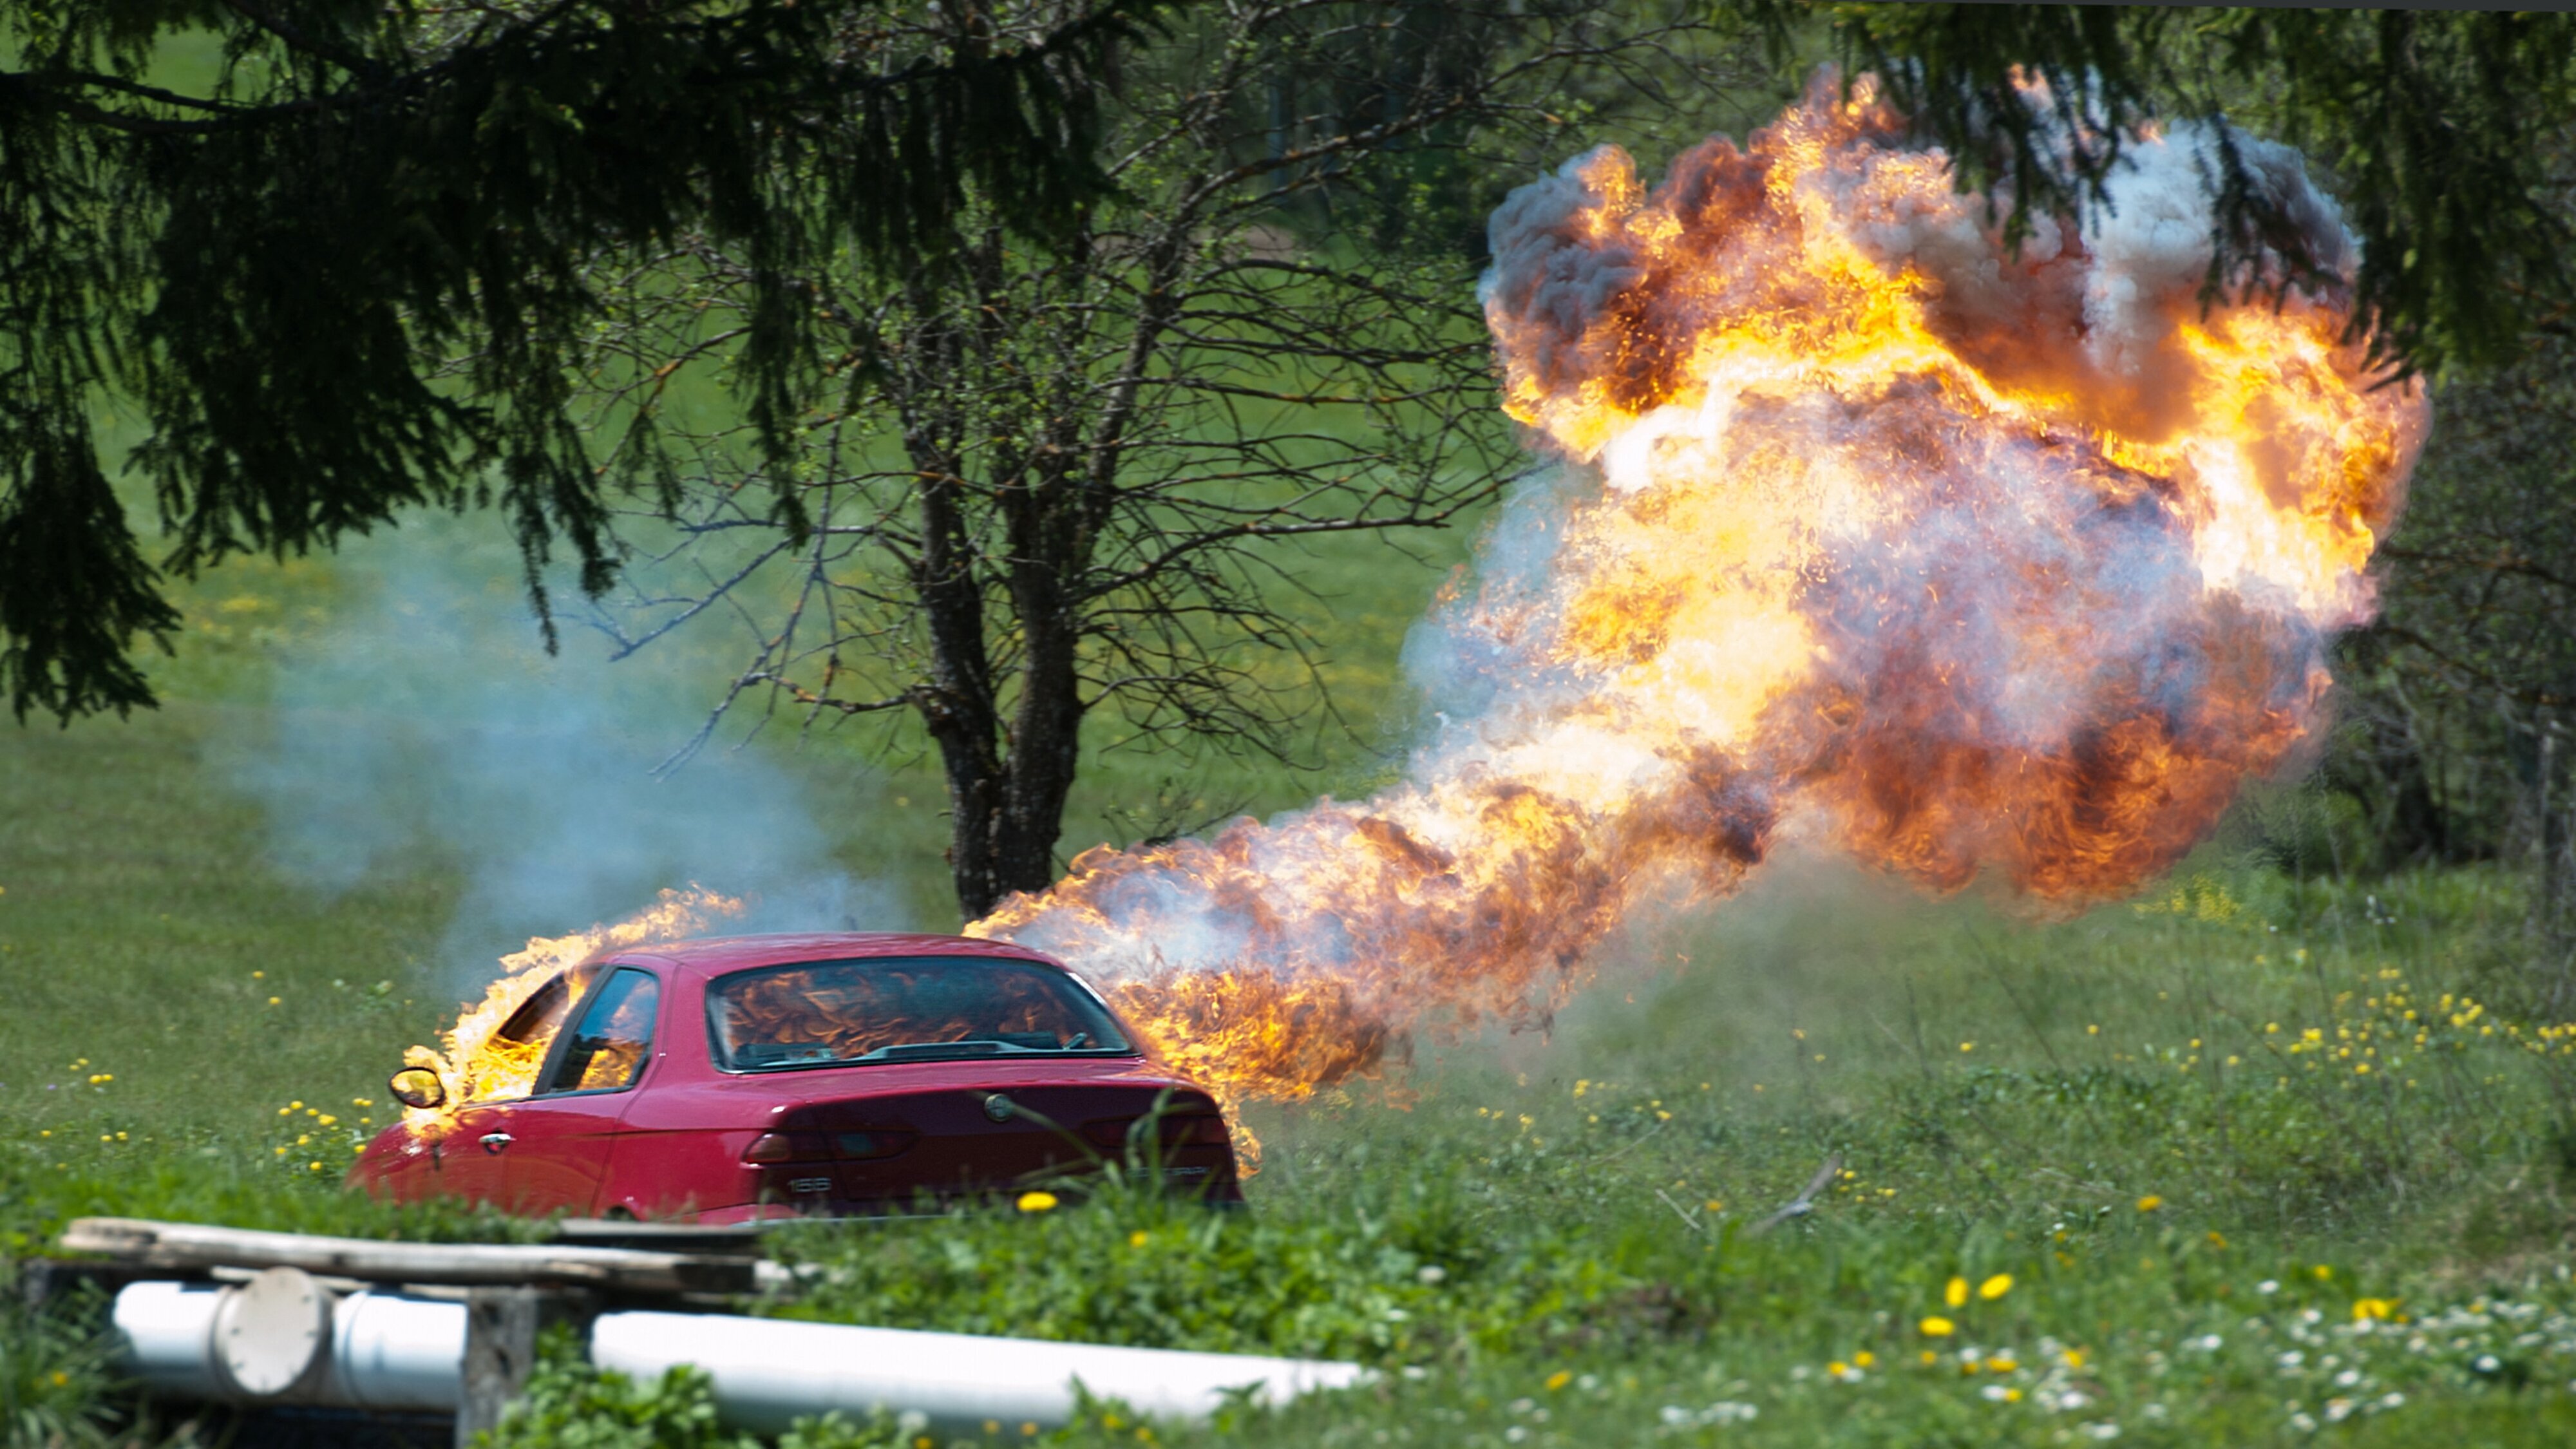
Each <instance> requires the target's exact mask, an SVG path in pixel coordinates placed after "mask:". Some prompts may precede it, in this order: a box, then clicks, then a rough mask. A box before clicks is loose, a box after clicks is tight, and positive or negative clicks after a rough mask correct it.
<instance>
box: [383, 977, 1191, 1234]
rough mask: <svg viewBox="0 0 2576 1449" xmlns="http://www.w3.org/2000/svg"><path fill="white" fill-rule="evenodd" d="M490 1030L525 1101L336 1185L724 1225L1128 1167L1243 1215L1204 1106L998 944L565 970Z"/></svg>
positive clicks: (406, 1093)
mask: <svg viewBox="0 0 2576 1449" xmlns="http://www.w3.org/2000/svg"><path fill="white" fill-rule="evenodd" d="M567 1021H571V1022H573V1023H575V1024H574V1026H573V1028H572V1029H571V1030H569V1031H564V1030H560V1029H559V1028H560V1027H561V1026H562V1024H563V1023H565V1022H567ZM499 1036H500V1037H501V1038H502V1039H503V1041H504V1042H505V1043H510V1044H515V1045H516V1046H517V1047H518V1048H519V1049H523V1050H525V1051H527V1052H529V1053H531V1054H534V1053H539V1052H541V1053H543V1060H542V1064H541V1065H540V1066H539V1068H538V1070H537V1073H536V1076H535V1079H534V1080H535V1082H536V1083H537V1088H536V1090H535V1091H534V1092H533V1093H532V1094H531V1095H528V1096H526V1097H521V1098H516V1099H513V1100H508V1101H493V1102H469V1103H465V1104H463V1105H461V1106H458V1107H456V1108H454V1109H453V1112H452V1116H451V1118H450V1121H449V1122H448V1123H446V1124H443V1125H444V1126H445V1128H446V1130H445V1131H443V1132H415V1131H413V1130H412V1129H410V1128H408V1127H394V1128H390V1129H388V1130H387V1131H385V1132H384V1133H382V1134H380V1135H379V1136H378V1137H377V1138H376V1140H375V1141H373V1142H371V1143H369V1144H368V1145H367V1149H366V1151H365V1152H364V1153H362V1154H361V1155H360V1156H359V1158H358V1161H357V1164H356V1166H354V1167H353V1168H352V1169H351V1170H350V1174H349V1179H350V1181H351V1182H353V1183H356V1184H360V1185H364V1186H367V1187H370V1188H372V1189H374V1190H377V1191H381V1192H386V1193H389V1194H390V1195H392V1196H394V1197H396V1198H399V1199H403V1200H406V1201H408V1200H412V1199H417V1198H424V1197H433V1196H439V1195H444V1194H454V1195H459V1196H463V1197H468V1198H476V1199H481V1200H483V1201H487V1202H491V1203H495V1204H498V1205H500V1206H502V1207H505V1208H508V1209H510V1210H512V1211H516V1212H525V1213H546V1212H554V1211H562V1212H566V1213H569V1214H572V1215H573V1216H576V1217H593V1216H600V1217H623V1216H629V1215H631V1216H634V1217H637V1218H689V1219H694V1220H696V1221H698V1222H702V1223H725V1222H740V1221H743V1220H746V1219H752V1218H765V1217H781V1216H789V1215H796V1214H822V1215H834V1216H839V1215H863V1214H877V1213H885V1212H891V1211H903V1210H907V1209H909V1208H910V1207H912V1206H913V1205H914V1204H916V1203H921V1202H924V1201H948V1200H955V1199H958V1198H961V1197H984V1196H990V1195H994V1194H998V1193H1007V1192H1013V1191H1017V1190H1020V1189H1024V1188H1027V1187H1031V1186H1035V1185H1039V1184H1045V1183H1053V1182H1056V1181H1059V1180H1061V1179H1062V1178H1064V1177H1065V1176H1066V1175H1068V1174H1071V1173H1079V1172H1082V1171H1084V1170H1087V1169H1089V1168H1090V1167H1091V1166H1092V1165H1093V1164H1095V1163H1097V1162H1099V1161H1101V1160H1105V1159H1119V1158H1122V1157H1129V1158H1132V1159H1133V1160H1137V1161H1141V1162H1147V1163H1150V1164H1151V1165H1152V1166H1153V1167H1154V1168H1155V1169H1156V1170H1159V1171H1160V1172H1161V1173H1163V1174H1164V1175H1165V1177H1166V1178H1167V1179H1168V1180H1169V1181H1170V1183H1171V1184H1172V1185H1173V1186H1175V1187H1178V1188H1182V1189H1185V1190H1189V1191H1194V1192H1197V1193H1200V1194H1203V1195H1204V1196H1205V1197H1206V1198H1207V1199H1209V1200H1210V1201H1215V1202H1240V1201H1241V1200H1242V1189H1241V1187H1240V1185H1239V1183H1238V1181H1237V1178H1236V1172H1235V1160H1234V1149H1233V1144H1232V1142H1231V1139H1230V1138H1229V1136H1228V1134H1227V1132H1226V1128H1225V1123H1224V1120H1223V1118H1222V1117H1220V1116H1219V1114H1218V1111H1217V1107H1216V1104H1215V1103H1214V1102H1213V1101H1212V1100H1210V1098H1209V1097H1208V1094H1207V1093H1206V1092H1204V1091H1201V1090H1200V1089H1199V1088H1197V1087H1195V1086H1193V1085H1191V1084H1190V1083H1188V1082H1186V1081H1183V1080H1181V1079H1179V1078H1177V1077H1175V1076H1173V1075H1172V1074H1171V1073H1170V1072H1169V1071H1167V1070H1166V1069H1164V1068H1163V1067H1162V1066H1160V1065H1159V1064H1157V1063H1156V1062H1155V1061H1153V1060H1152V1059H1151V1058H1150V1057H1148V1056H1147V1055H1145V1054H1144V1052H1143V1051H1142V1050H1141V1049H1140V1048H1139V1047H1138V1046H1137V1045H1136V1040H1137V1039H1136V1036H1135V1033H1133V1032H1131V1031H1129V1030H1128V1029H1127V1028H1126V1027H1125V1026H1123V1025H1122V1024H1121V1023H1120V1022H1119V1020H1118V1018H1117V1016H1116V1014H1115V1013H1113V1012H1112V1011H1111V1010H1110V1009H1109V1006H1108V1004H1107V1003H1106V1002H1103V1001H1102V1000H1101V999H1100V997H1099V995H1098V994H1097V993H1095V992H1094V991H1092V989H1091V988H1090V987H1089V986H1087V985H1086V984H1084V983H1083V981H1082V979H1081V978H1080V977H1077V976H1075V975H1074V974H1073V973H1072V972H1071V971H1069V970H1067V969H1066V968H1065V966H1064V965H1063V963H1061V962H1059V961H1056V960H1054V959H1052V958H1050V957H1047V956H1044V955H1041V954H1039V953H1038V952H1035V951H1030V950H1027V949H1024V948H1022V947H1018V946H1012V945H1007V944H1004V943H1001V942H997V941H975V940H967V939H964V938H962V937H954V936H913V935H879V934H870V935H812V936H742V937H735V938H732V939H727V940H710V941H686V942H679V943H674V944H666V945H659V946H646V947H638V948H635V949H632V950H627V951H620V952H617V953H614V954H612V955H609V956H607V957H605V958H603V959H601V960H599V961H596V962H593V963H588V964H586V965H583V966H578V967H574V968H572V969H571V970H568V971H565V972H564V973H562V974H561V975H560V976H558V977H557V978H556V979H555V980H553V981H551V982H548V983H547V984H546V985H545V986H543V987H541V988H539V989H538V991H537V992H536V993H535V994H533V995H532V996H530V997H529V998H528V1000H527V1001H526V1003H525V1004H524V1005H522V1006H521V1007H520V1008H519V1009H518V1011H517V1012H516V1013H514V1014H513V1015H512V1017H511V1018H510V1020H509V1021H508V1022H507V1023H506V1024H504V1025H503V1027H502V1028H501V1030H500V1033H499ZM406 1079H408V1080H406ZM395 1090H396V1095H397V1096H400V1097H403V1098H404V1099H405V1100H406V1101H408V1102H409V1103H410V1104H411V1105H413V1106H443V1105H445V1104H444V1103H442V1102H440V1101H438V1100H437V1097H438V1095H439V1094H440V1093H441V1092H442V1091H443V1088H442V1087H441V1086H440V1085H439V1082H438V1078H437V1076H436V1075H435V1074H434V1073H430V1072H427V1071H421V1070H418V1069H414V1070H411V1071H406V1072H405V1073H402V1074H398V1075H397V1077H396V1079H395ZM1149 1138H1150V1139H1153V1140H1150V1141H1149V1140H1148V1139H1149Z"/></svg>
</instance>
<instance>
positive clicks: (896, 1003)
mask: <svg viewBox="0 0 2576 1449" xmlns="http://www.w3.org/2000/svg"><path fill="white" fill-rule="evenodd" d="M707 1029H708V1034H709V1040H710V1041H711V1042H712V1044H713V1045H714V1048H715V1055H716V1061H717V1064H718V1065H719V1066H721V1067H723V1068H724V1069H725V1070H727V1071H735V1072H745V1071H770V1070H777V1069H781V1068H787V1067H807V1066H828V1065H832V1064H834V1063H842V1062H858V1061H918V1060H936V1059H943V1058H960V1057H978V1056H1010V1055H1020V1054H1024V1053H1034V1052H1057V1053H1060V1052H1080V1053H1084V1054H1090V1053H1102V1054H1110V1053H1124V1052H1126V1051H1128V1050H1129V1047H1128V1045H1127V1039H1126V1036H1125V1034H1124V1033H1122V1032H1120V1031H1119V1029H1118V1024H1117V1022H1116V1021H1115V1020H1114V1019H1112V1018H1111V1016H1110V1015H1109V1012H1108V1010H1107V1009H1106V1008H1104V1007H1102V1006H1101V1004H1100V1002H1099V1001H1098V1000H1097V999H1096V998H1095V997H1093V996H1092V995H1091V993H1090V992H1089V991H1088V990H1086V989H1085V988H1084V987H1083V986H1082V985H1081V984H1080V983H1079V982H1077V981H1075V980H1074V979H1073V978H1072V977H1070V976H1067V975H1066V974H1064V973H1063V972H1061V971H1057V970H1053V969H1051V968H1048V967H1045V966H1039V965H1034V964H1031V963H1028V962H1021V961H1008V960H996V959H994V958H991V957H978V956H926V957H900V958H892V959H884V960H863V961H817V962H812V963H808V964H802V965H796V966H782V967H772V968H769V969H766V970H758V971H744V972H739V973H737V974H735V975H732V976H727V977H724V978H723V979H721V980H719V981H717V982H716V983H715V984H714V985H713V986H712V987H710V988H709V989H708V991H707Z"/></svg>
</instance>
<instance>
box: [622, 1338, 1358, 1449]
mask: <svg viewBox="0 0 2576 1449" xmlns="http://www.w3.org/2000/svg"><path fill="white" fill-rule="evenodd" d="M590 1358H591V1362H593V1363H595V1364H597V1365H599V1366H600V1367H601V1368H609V1369H616V1370H617V1371H619V1372H621V1373H624V1374H628V1375H631V1376H632V1377H634V1378H636V1379H639V1380H649V1379H653V1378H658V1377H660V1376H661V1374H662V1373H663V1372H664V1371H665V1370H668V1369H670V1368H672V1367H674V1366H676V1365H679V1364H695V1365H696V1366H697V1367H699V1368H700V1369H703V1370H705V1371H706V1373H707V1374H708V1376H709V1377H710V1378H711V1379H712V1380H713V1387H714V1390H715V1399H716V1412H717V1414H718V1416H719V1417H720V1418H722V1419H723V1421H724V1422H725V1424H726V1425H727V1426H728V1427H732V1428H738V1429H750V1430H754V1431H756V1432H760V1433H772V1434H774V1433H777V1432H779V1431H781V1430H783V1429H785V1428H787V1427H788V1425H789V1424H790V1423H792V1422H793V1421H794V1420H795V1419H797V1418H799V1417H800V1416H803V1415H808V1414H823V1413H827V1412H829V1411H831V1410H834V1409H838V1410H840V1411H841V1412H842V1413H844V1414H849V1415H852V1416H864V1415H866V1414H868V1413H870V1412H871V1411H874V1410H877V1409H884V1410H887V1411H889V1412H894V1413H904V1412H916V1413H920V1414H922V1415H925V1416H926V1417H927V1418H928V1419H929V1420H930V1422H931V1424H932V1425H934V1426H936V1427H939V1428H943V1429H960V1430H965V1431H968V1432H972V1431H973V1430H975V1429H977V1428H980V1427H981V1426H982V1425H983V1424H984V1423H985V1422H986V1421H987V1420H991V1421H996V1422H999V1423H1002V1424H1004V1425H1007V1426H1012V1427H1016V1426H1018V1425H1020V1424H1027V1423H1034V1424H1038V1425H1041V1426H1048V1427H1051V1426H1054V1425H1059V1424H1063V1423H1066V1422H1068V1421H1070V1420H1071V1419H1072V1417H1073V1412H1074V1403H1075V1399H1074V1386H1075V1384H1077V1383H1079V1384H1080V1385H1081V1386H1082V1387H1083V1388H1085V1389H1087V1390H1089V1391H1090V1393H1091V1394H1092V1396H1093V1397H1095V1398H1103V1399H1121V1400H1124V1401H1125V1402H1126V1403H1127V1404H1128V1406H1129V1407H1131V1408H1133V1409H1135V1410H1136V1411H1137V1412H1139V1413H1142V1414H1149V1415H1153V1416H1156V1417H1178V1418H1200V1417H1203V1416H1205V1415H1207V1414H1209V1413H1210V1412H1212V1411H1214V1410H1215V1409H1216V1408H1217V1407H1218V1406H1219V1405H1220V1404H1222V1403H1223V1402H1224V1401H1225V1393H1226V1391H1227V1390H1229V1389H1240V1388H1243V1387H1246V1386H1248V1385H1252V1384H1256V1383H1257V1384H1259V1385H1260V1388H1259V1389H1258V1391H1257V1392H1255V1393H1254V1394H1253V1398H1254V1400H1255V1401H1256V1402H1261V1403H1270V1404H1282V1403H1286V1402H1287V1401H1288V1400H1290V1399H1293V1398H1295V1397H1296V1396H1297V1395H1299V1394H1302V1393H1306V1392H1309V1391H1311V1390H1315V1389H1338V1388H1345V1387H1348V1386H1349V1385H1351V1384H1355V1383H1359V1382H1361V1381H1362V1380H1364V1379H1366V1378H1367V1377H1369V1372H1368V1370H1366V1369H1364V1368H1362V1367H1360V1366H1359V1365H1358V1364H1354V1363H1326V1362H1318V1361H1315V1360H1309V1359H1288V1358H1256V1357H1252V1356H1250V1355H1243V1354H1226V1353H1183V1352H1178V1351H1175V1350H1172V1349H1162V1348H1119V1347H1114V1346H1111V1345H1109V1344H1099V1343H1041V1342H1038V1341H1036V1340H1033V1339H1025V1338H979V1337H975V1336H972V1335H969V1334H963V1333H918V1332H912V1331H908V1330H903V1329H893V1328H857V1327H851V1326H848V1325H843V1324H835V1323H799V1322H791V1321H788V1320H783V1319H775V1318H720V1317H711V1316H708V1315H705V1314H696V1313H605V1314H602V1315H600V1317H599V1319H598V1320H597V1321H596V1322H595V1323H594V1324H593V1325H592V1326H591V1331H590Z"/></svg>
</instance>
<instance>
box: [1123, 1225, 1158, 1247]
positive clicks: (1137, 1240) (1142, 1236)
mask: <svg viewBox="0 0 2576 1449" xmlns="http://www.w3.org/2000/svg"><path fill="white" fill-rule="evenodd" d="M1152 1241H1154V1235H1153V1234H1152V1233H1149V1232H1147V1231H1145V1230H1144V1229H1143V1228H1138V1229H1137V1230H1136V1231H1134V1232H1132V1233H1129V1234H1128V1235H1127V1246H1129V1247H1131V1248H1141V1247H1143V1246H1145V1245H1146V1244H1147V1243H1150V1242H1152Z"/></svg>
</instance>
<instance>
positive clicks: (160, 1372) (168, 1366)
mask: <svg viewBox="0 0 2576 1449" xmlns="http://www.w3.org/2000/svg"><path fill="white" fill-rule="evenodd" d="M223 1296H224V1290H223V1289H221V1288H218V1287H216V1286H215V1285H213V1284H211V1283H128V1284H126V1285H125V1287H124V1288H122V1289H121V1290H119V1291H118V1293H117V1295H116V1307H115V1309H114V1310H113V1312H112V1313H111V1314H110V1315H109V1316H110V1318H111V1320H112V1321H113V1322H114V1323H115V1324H116V1331H117V1333H118V1334H119V1335H120V1336H121V1337H122V1338H123V1340H124V1343H125V1369H126V1371H127V1372H128V1373H131V1374H132V1375H134V1377H135V1378H137V1379H139V1380H141V1381H142V1383H143V1386H144V1387H145V1388H146V1389H149V1390H151V1391H152V1392H154V1393H156V1394H166V1395H168V1396H170V1397H172V1398H179V1399H220V1398H223V1397H225V1393H226V1385H225V1384H224V1382H223V1380H222V1379H221V1378H219V1377H218V1376H217V1375H216V1373H215V1308H216V1306H217V1305H218V1304H219V1303H220V1302H221V1301H222V1299H223Z"/></svg>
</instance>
